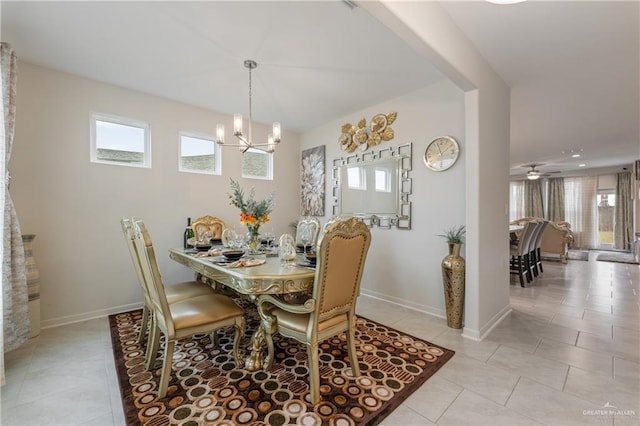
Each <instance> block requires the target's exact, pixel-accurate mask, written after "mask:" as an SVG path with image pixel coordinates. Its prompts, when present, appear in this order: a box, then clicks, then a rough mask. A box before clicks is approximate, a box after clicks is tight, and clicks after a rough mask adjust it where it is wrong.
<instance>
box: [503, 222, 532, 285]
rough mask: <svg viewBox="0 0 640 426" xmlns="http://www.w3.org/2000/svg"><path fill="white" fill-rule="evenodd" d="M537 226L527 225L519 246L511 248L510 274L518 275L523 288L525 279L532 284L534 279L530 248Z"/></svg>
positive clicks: (519, 240)
mask: <svg viewBox="0 0 640 426" xmlns="http://www.w3.org/2000/svg"><path fill="white" fill-rule="evenodd" d="M537 226H538V223H537V222H527V223H525V224H524V228H523V230H522V233H521V234H520V236H519V238H518V243H517V245H516V246H513V245H512V246H511V247H510V254H511V261H510V265H509V273H511V274H517V275H518V278H519V279H520V286H521V287H524V279H525V278H526V280H527V282H531V280H532V279H533V277H532V275H531V263H530V250H529V246H530V243H531V238H532V237H533V235H534V233H535V230H536V228H537Z"/></svg>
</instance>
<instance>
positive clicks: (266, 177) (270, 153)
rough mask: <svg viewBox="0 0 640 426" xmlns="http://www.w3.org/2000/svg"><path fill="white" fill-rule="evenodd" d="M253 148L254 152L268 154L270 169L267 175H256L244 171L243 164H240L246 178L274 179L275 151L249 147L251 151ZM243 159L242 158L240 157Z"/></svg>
mask: <svg viewBox="0 0 640 426" xmlns="http://www.w3.org/2000/svg"><path fill="white" fill-rule="evenodd" d="M251 150H253V152H256V153H259V154H264V155H267V156H268V159H269V160H268V165H267V167H268V171H267V176H255V175H245V174H244V171H242V164H240V170H241V171H240V174H241V176H242V177H243V178H244V179H258V180H273V153H272V152H266V151H262V150H260V149H255V148H249V151H251ZM240 161H242V158H241V159H240Z"/></svg>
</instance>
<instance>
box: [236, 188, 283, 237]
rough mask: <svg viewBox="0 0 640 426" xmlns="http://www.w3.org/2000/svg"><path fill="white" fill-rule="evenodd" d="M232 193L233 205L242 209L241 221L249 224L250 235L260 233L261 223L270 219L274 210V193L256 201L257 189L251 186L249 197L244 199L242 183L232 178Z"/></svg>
mask: <svg viewBox="0 0 640 426" xmlns="http://www.w3.org/2000/svg"><path fill="white" fill-rule="evenodd" d="M231 189H232V191H233V193H232V194H229V198H230V199H231V205H233V206H236V207H237V208H239V209H240V223H241V224H243V225H246V226H247V229H248V230H249V234H250V235H255V236H257V235H258V230H259V228H260V225H262V224H263V223H267V222H268V221H269V213H271V211H272V210H273V194H269V196H267V198H265V199H264V200H260V201H256V200H255V199H254V197H255V190H254V188H251V192H249V198H247V199H246V200H245V199H244V191H243V189H242V187H241V186H240V184H239V183H238V182H236V181H234V180H233V179H231Z"/></svg>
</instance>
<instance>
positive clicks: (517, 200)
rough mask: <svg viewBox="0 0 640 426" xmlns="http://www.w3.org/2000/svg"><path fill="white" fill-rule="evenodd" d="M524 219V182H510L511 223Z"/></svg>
mask: <svg viewBox="0 0 640 426" xmlns="http://www.w3.org/2000/svg"><path fill="white" fill-rule="evenodd" d="M523 217H524V182H523V181H516V182H509V222H513V221H514V220H517V219H520V218H523Z"/></svg>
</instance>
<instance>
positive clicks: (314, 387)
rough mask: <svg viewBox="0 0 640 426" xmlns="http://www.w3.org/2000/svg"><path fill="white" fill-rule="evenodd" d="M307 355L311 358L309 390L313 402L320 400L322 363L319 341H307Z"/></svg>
mask: <svg viewBox="0 0 640 426" xmlns="http://www.w3.org/2000/svg"><path fill="white" fill-rule="evenodd" d="M307 357H308V359H309V392H310V394H311V403H312V404H314V405H315V404H317V403H318V402H320V363H319V360H318V343H317V342H309V343H307Z"/></svg>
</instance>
